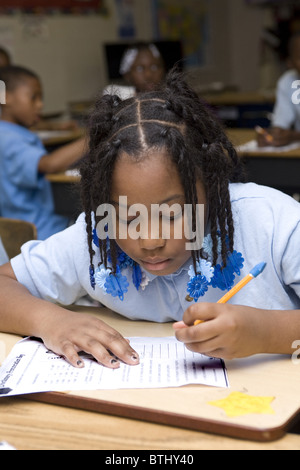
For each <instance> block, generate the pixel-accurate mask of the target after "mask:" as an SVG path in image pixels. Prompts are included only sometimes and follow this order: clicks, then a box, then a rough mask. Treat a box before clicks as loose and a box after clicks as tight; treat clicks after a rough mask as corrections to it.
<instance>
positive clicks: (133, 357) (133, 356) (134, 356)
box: [131, 354, 139, 361]
mask: <svg viewBox="0 0 300 470" xmlns="http://www.w3.org/2000/svg"><path fill="white" fill-rule="evenodd" d="M131 359H132V360H133V361H138V360H139V358H138V356H137V355H136V354H133V355H132V356H131Z"/></svg>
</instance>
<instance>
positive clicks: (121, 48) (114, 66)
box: [104, 41, 184, 80]
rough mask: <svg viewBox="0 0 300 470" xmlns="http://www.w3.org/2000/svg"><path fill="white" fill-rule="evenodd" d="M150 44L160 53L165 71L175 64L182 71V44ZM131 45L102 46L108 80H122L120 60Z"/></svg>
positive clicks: (158, 42) (111, 44)
mask: <svg viewBox="0 0 300 470" xmlns="http://www.w3.org/2000/svg"><path fill="white" fill-rule="evenodd" d="M152 44H155V45H156V47H157V48H158V50H159V51H160V53H161V55H162V58H163V60H164V62H165V65H166V69H167V71H168V70H170V69H171V68H172V67H173V66H174V65H175V64H178V66H179V69H181V70H183V68H184V60H183V52H182V44H181V42H180V41H152ZM132 45H134V43H110V44H104V52H105V57H106V64H107V75H108V79H109V80H116V79H120V78H122V77H121V75H120V73H119V69H120V63H121V59H122V57H123V54H124V52H125V51H126V49H127V48H128V47H130V46H132Z"/></svg>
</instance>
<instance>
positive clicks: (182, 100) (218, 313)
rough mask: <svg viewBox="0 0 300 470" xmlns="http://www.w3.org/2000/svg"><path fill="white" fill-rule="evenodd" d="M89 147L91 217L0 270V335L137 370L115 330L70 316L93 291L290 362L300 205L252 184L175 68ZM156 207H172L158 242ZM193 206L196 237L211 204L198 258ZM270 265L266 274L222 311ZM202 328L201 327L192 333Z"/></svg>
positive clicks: (110, 100) (102, 121) (110, 106)
mask: <svg viewBox="0 0 300 470" xmlns="http://www.w3.org/2000/svg"><path fill="white" fill-rule="evenodd" d="M89 138H90V148H89V152H88V154H87V156H86V157H85V158H84V160H83V161H82V165H81V185H82V201H83V207H84V214H82V215H81V216H80V217H79V219H78V221H77V223H76V224H75V225H74V226H72V227H69V228H68V229H66V230H65V231H63V232H60V233H58V234H56V235H54V236H52V237H51V238H49V239H47V240H46V241H43V242H38V241H33V242H29V243H27V244H25V245H24V246H23V248H22V254H21V255H19V256H18V257H16V258H14V259H13V260H11V263H10V264H6V265H4V266H3V267H1V268H0V275H1V282H0V299H1V314H0V329H1V330H2V331H5V332H12V333H18V334H22V335H34V336H37V337H40V338H42V339H43V341H44V343H45V345H46V346H47V347H48V348H49V349H51V350H53V351H54V352H56V353H57V354H60V355H63V356H65V358H66V359H67V360H68V361H69V362H70V363H71V364H73V365H74V366H75V367H83V365H84V364H83V363H82V361H81V359H80V357H79V355H78V352H79V351H81V350H84V351H86V352H87V353H90V354H92V355H93V356H94V357H95V358H96V360H98V361H99V362H100V363H101V364H104V365H105V366H108V367H112V368H116V367H118V366H119V364H120V361H124V362H126V363H128V364H132V365H134V364H137V363H138V361H139V358H138V355H137V353H136V352H135V351H134V350H133V349H132V348H131V347H130V344H128V342H127V341H126V339H124V338H123V337H122V336H121V335H120V334H119V333H117V332H116V331H115V330H113V329H112V328H111V327H110V326H109V325H107V324H104V323H103V322H101V321H100V320H99V319H98V318H97V317H95V316H90V315H86V314H81V313H76V312H72V311H70V310H67V309H65V308H64V307H63V306H64V305H65V306H68V305H71V304H72V303H74V302H75V301H76V300H77V299H78V298H80V297H82V296H83V295H85V294H87V293H88V294H89V295H90V296H91V297H93V298H94V299H96V300H98V301H99V302H100V303H101V304H103V305H105V306H107V307H108V308H110V309H112V310H114V311H116V312H118V313H120V314H122V315H124V316H126V317H128V318H130V319H143V320H149V321H157V322H167V321H174V322H182V321H183V322H184V325H185V328H179V327H178V326H179V325H177V324H176V323H175V325H174V328H175V334H176V337H177V339H178V340H179V341H182V342H184V343H185V344H186V347H187V348H189V349H191V350H193V351H196V352H200V353H203V354H207V355H211V356H215V357H222V358H225V359H228V358H235V357H244V356H248V355H252V354H257V353H283V354H291V353H292V352H293V350H292V344H293V342H294V341H295V340H296V339H300V310H299V309H300V298H299V297H300V269H299V266H300V250H299V239H300V238H299V237H300V206H299V204H298V203H297V202H296V201H294V200H293V199H292V198H290V197H289V196H286V195H284V194H282V193H280V192H278V191H276V190H273V189H270V188H266V187H261V186H257V185H255V184H252V183H244V182H243V181H244V176H243V171H242V167H241V164H240V161H239V159H238V157H237V154H236V152H235V150H234V148H233V146H232V144H231V143H230V141H229V140H228V138H227V136H226V134H225V132H224V131H223V129H222V128H221V126H220V124H219V123H218V122H217V121H216V120H215V119H214V118H213V117H212V116H211V115H210V114H209V112H208V111H207V109H206V107H205V106H204V105H203V104H202V102H201V100H200V99H199V98H198V96H197V95H196V94H195V93H194V92H193V91H192V90H191V89H190V88H189V87H188V85H187V84H186V83H185V81H184V80H183V79H182V78H181V77H180V76H179V75H178V74H177V72H176V71H172V72H171V73H170V74H169V75H168V77H167V80H166V83H165V85H164V86H163V88H162V89H161V90H159V91H152V92H146V93H141V94H139V95H138V96H136V97H133V98H130V99H128V100H125V101H122V100H121V99H120V98H118V97H117V96H110V95H106V96H103V97H101V98H100V99H99V101H98V102H97V103H96V105H95V109H94V111H93V113H92V115H91V118H90V135H89ZM137 205H138V206H137ZM136 207H138V211H134V210H133V209H134V208H136ZM153 207H155V208H157V207H160V208H161V213H160V214H159V218H158V225H159V226H158V231H156V234H155V236H154V235H153V231H152V232H151V230H152V229H153V226H152V225H153V224H152V219H151V211H152V209H153ZM188 207H191V208H192V211H190V212H191V214H192V216H191V220H190V223H191V225H192V227H191V228H192V229H193V230H192V232H194V229H195V227H196V225H197V220H196V215H197V208H201V207H202V208H203V211H202V218H201V217H200V219H202V224H203V227H202V228H203V232H204V233H203V234H204V238H203V240H201V246H200V247H199V246H196V247H195V249H190V248H189V245H188V244H187V242H188V241H190V240H188V237H187V236H186V235H185V233H186V232H185V231H184V230H182V231H181V233H182V234H183V235H182V237H181V238H180V237H177V236H175V233H179V231H177V229H178V226H181V227H183V226H184V225H185V223H186V220H187V219H189V217H186V214H185V210H186V208H188ZM103 208H104V209H105V210H103ZM168 208H169V209H170V210H168ZM108 213H110V214H111V216H112V217H111V218H112V219H113V218H114V216H115V223H114V224H113V227H114V229H111V224H110V218H109V217H108V216H107V214H108ZM124 214H126V217H124ZM145 219H147V220H145ZM166 221H167V224H166ZM146 222H147V223H146ZM166 226H168V229H169V230H168V231H167V230H166ZM103 232H104V236H103ZM154 232H155V231H154ZM166 232H168V233H167V236H166V235H165V233H166ZM134 235H137V236H134ZM196 245H197V244H196ZM262 261H264V262H266V263H267V267H266V269H265V271H264V273H263V274H262V275H261V276H260V277H259V278H257V279H256V280H255V281H253V282H251V283H249V284H248V285H247V287H245V288H244V289H243V290H241V291H240V292H239V293H238V294H236V295H235V296H234V297H233V298H232V299H231V300H230V302H229V303H227V304H225V305H221V304H217V303H216V302H217V301H218V300H219V298H220V297H222V295H223V294H224V292H225V291H227V290H229V289H230V288H231V287H232V286H233V285H234V284H235V283H236V282H237V281H238V280H239V279H241V278H242V277H243V276H245V275H246V274H248V272H249V271H250V270H251V269H252V268H253V267H254V266H255V265H256V264H258V263H259V262H262ZM58 303H59V304H60V305H58ZM196 319H198V320H202V321H203V323H201V324H199V325H197V326H194V322H195V320H196ZM180 325H181V326H182V323H180ZM111 353H112V354H113V356H112V354H111Z"/></svg>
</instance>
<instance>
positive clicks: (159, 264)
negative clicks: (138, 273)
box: [142, 258, 170, 271]
mask: <svg viewBox="0 0 300 470" xmlns="http://www.w3.org/2000/svg"><path fill="white" fill-rule="evenodd" d="M169 263H170V259H161V258H148V259H145V260H142V264H143V265H144V267H145V268H146V269H147V270H148V271H162V270H164V269H166V267H167V266H168V264H169Z"/></svg>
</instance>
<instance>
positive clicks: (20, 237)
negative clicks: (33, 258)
mask: <svg viewBox="0 0 300 470" xmlns="http://www.w3.org/2000/svg"><path fill="white" fill-rule="evenodd" d="M0 238H1V240H2V244H3V246H4V248H5V251H6V253H7V255H8V257H9V259H11V258H13V257H14V256H17V255H18V254H19V253H21V246H22V245H23V244H24V243H26V242H28V241H29V240H36V239H37V231H36V227H35V225H34V224H32V223H30V222H25V221H24V220H17V219H7V218H5V217H0Z"/></svg>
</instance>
